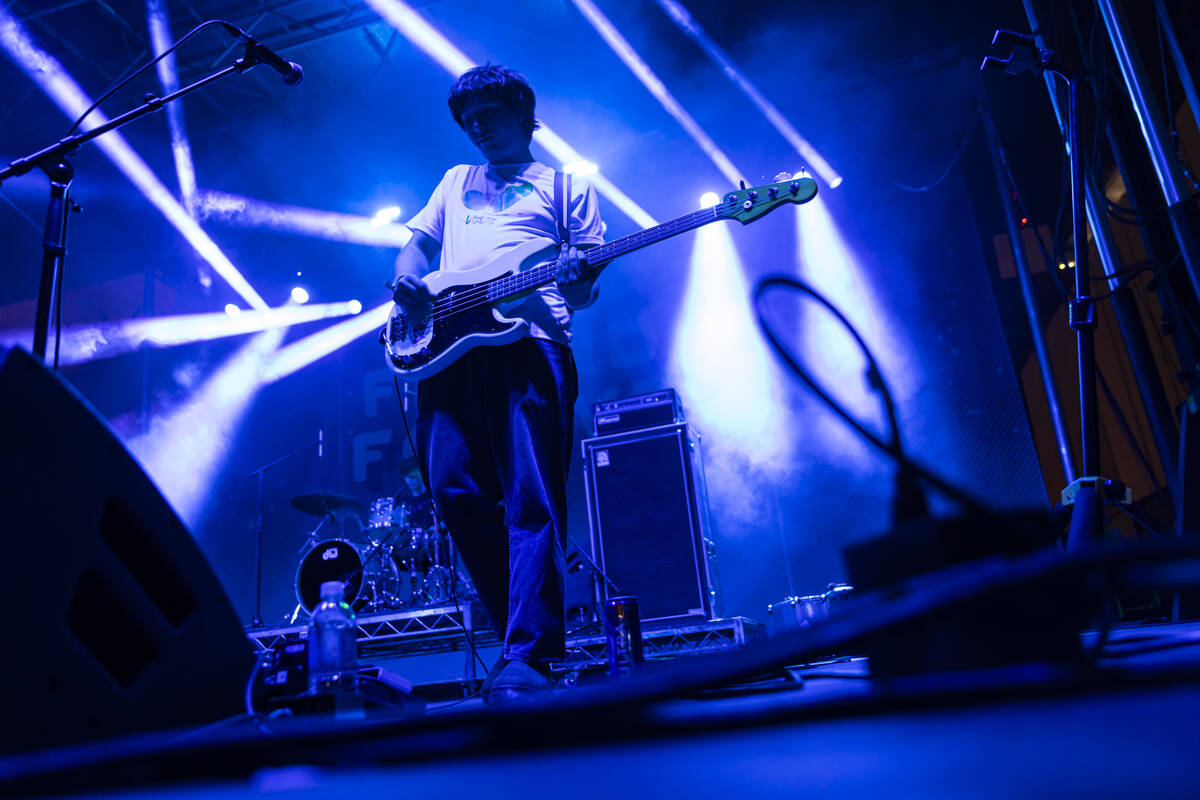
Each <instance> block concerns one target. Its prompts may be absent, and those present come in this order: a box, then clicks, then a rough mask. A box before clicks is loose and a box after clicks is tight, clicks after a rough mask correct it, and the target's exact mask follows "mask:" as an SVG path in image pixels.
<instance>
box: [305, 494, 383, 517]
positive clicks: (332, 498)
mask: <svg viewBox="0 0 1200 800" xmlns="http://www.w3.org/2000/svg"><path fill="white" fill-rule="evenodd" d="M292 508H294V509H296V510H297V511H303V512H304V513H305V514H312V515H313V516H314V517H323V516H325V515H326V514H337V513H339V512H347V513H351V514H362V513H363V512H364V511H366V510H367V509H366V506H364V505H363V504H362V503H360V502H358V501H357V500H355V499H354V498H352V497H342V496H341V495H336V494H298V495H296V496H295V497H293V498H292Z"/></svg>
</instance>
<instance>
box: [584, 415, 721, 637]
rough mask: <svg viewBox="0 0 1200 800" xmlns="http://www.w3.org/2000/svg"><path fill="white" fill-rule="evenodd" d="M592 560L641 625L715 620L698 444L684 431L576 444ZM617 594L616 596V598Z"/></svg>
mask: <svg viewBox="0 0 1200 800" xmlns="http://www.w3.org/2000/svg"><path fill="white" fill-rule="evenodd" d="M582 447H583V462H584V487H585V491H586V493H587V509H588V527H589V529H590V531H591V545H592V557H593V558H594V559H595V561H596V563H597V564H599V565H600V567H601V569H603V570H604V572H605V573H606V574H607V575H608V577H609V578H610V579H611V580H612V581H613V583H615V584H616V585H617V589H613V588H612V587H610V586H608V585H607V584H606V583H605V582H604V581H603V580H601V581H600V582H599V583H600V586H602V587H603V592H602V594H603V596H604V597H605V598H607V597H609V596H616V595H618V594H632V595H635V596H636V597H637V599H638V609H639V611H640V615H641V618H642V620H643V621H646V622H653V621H655V620H666V619H676V618H680V617H704V618H708V619H711V618H713V617H714V616H715V615H716V614H717V613H719V608H718V605H717V601H718V595H717V586H716V569H715V564H714V563H713V556H714V553H713V546H712V542H711V541H709V540H708V539H707V538H706V536H705V528H706V523H707V519H708V505H707V496H706V493H705V487H704V480H703V475H704V473H703V464H702V462H701V461H700V449H699V437H698V436H695V435H693V432H692V431H691V429H690V428H689V426H688V425H687V423H683V422H680V423H674V424H671V425H660V426H656V427H652V428H644V429H642V430H636V431H626V432H624V433H617V434H610V435H607V436H597V437H594V438H591V439H585V440H584V441H583V442H582ZM618 589H619V591H617V590H618Z"/></svg>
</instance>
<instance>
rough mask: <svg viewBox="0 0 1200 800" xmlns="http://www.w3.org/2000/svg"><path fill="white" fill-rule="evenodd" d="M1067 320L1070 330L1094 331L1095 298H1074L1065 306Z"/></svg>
mask: <svg viewBox="0 0 1200 800" xmlns="http://www.w3.org/2000/svg"><path fill="white" fill-rule="evenodd" d="M1067 320H1068V322H1069V324H1070V326H1071V330H1073V331H1078V330H1095V329H1096V298H1094V297H1076V298H1075V299H1074V300H1072V301H1071V302H1070V303H1068V304H1067Z"/></svg>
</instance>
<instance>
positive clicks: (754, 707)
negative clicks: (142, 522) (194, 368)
mask: <svg viewBox="0 0 1200 800" xmlns="http://www.w3.org/2000/svg"><path fill="white" fill-rule="evenodd" d="M1094 637H1095V635H1094V634H1085V635H1084V640H1085V644H1094V643H1095V638H1094ZM1089 640H1090V641H1089ZM1198 645H1200V623H1180V624H1150V625H1141V626H1137V627H1129V628H1120V629H1116V630H1114V631H1113V632H1112V634H1111V635H1110V636H1109V638H1108V640H1107V642H1106V644H1105V650H1104V652H1105V656H1104V658H1102V659H1101V661H1100V663H1099V664H1098V666H1097V669H1096V670H1095V672H1094V674H1093V675H1091V676H1090V677H1088V678H1086V679H1083V680H1080V679H1078V677H1077V678H1075V679H1072V680H1069V681H1066V682H1063V681H1060V680H1057V679H1056V678H1055V676H1053V675H1052V674H1048V673H1045V672H1042V671H1038V670H1024V671H1021V670H1017V671H1013V670H1007V671H1003V672H1001V671H998V672H996V673H988V674H980V673H975V674H972V675H969V676H964V675H961V674H960V675H958V676H955V677H953V678H947V677H946V676H929V677H925V678H921V679H918V680H910V681H906V682H892V683H887V684H881V683H879V682H877V681H873V680H871V679H870V678H869V676H868V665H867V662H866V661H865V660H864V659H843V660H838V661H832V662H826V663H821V664H812V665H806V666H803V667H795V668H790V669H788V670H785V671H782V672H780V673H777V674H772V675H764V676H762V678H761V679H760V680H756V681H752V682H748V683H742V684H739V685H737V686H725V687H718V688H715V689H713V690H708V691H703V692H697V693H693V694H691V695H690V696H688V697H686V698H683V699H678V698H677V699H671V700H664V701H659V702H654V703H650V704H643V705H638V706H629V705H623V704H621V703H619V702H618V703H614V704H612V705H610V706H608V707H597V706H596V705H595V704H592V705H587V706H583V705H579V704H577V703H576V699H577V697H575V695H582V694H585V693H586V692H587V691H588V690H587V689H586V688H584V689H576V690H568V691H566V692H564V693H563V694H562V695H561V696H560V697H559V698H558V699H557V702H556V703H551V704H549V705H548V706H547V707H545V708H540V709H527V710H517V711H496V710H493V709H488V708H486V707H483V706H482V705H481V704H480V703H479V701H478V700H474V699H473V700H468V701H465V702H460V703H442V704H430V706H429V707H428V709H427V713H426V715H425V716H424V717H423V718H421V719H417V720H412V721H407V722H406V721H397V720H392V721H371V720H368V721H367V722H365V723H362V722H349V723H337V722H335V721H333V720H329V719H321V718H307V719H290V720H258V721H255V722H250V721H245V720H243V721H240V722H236V721H235V722H232V723H230V725H229V726H227V727H225V728H224V729H220V728H218V729H213V730H208V731H202V732H200V733H198V734H195V735H191V736H185V737H183V738H176V739H175V740H174V741H171V740H170V739H169V738H165V737H166V735H165V734H160V735H159V738H158V740H157V741H156V740H155V738H154V737H140V739H139V740H138V741H137V742H134V743H132V744H131V743H130V742H129V741H127V742H123V743H122V742H117V743H109V744H106V745H102V746H95V747H92V748H81V749H76V750H74V751H70V752H60V753H58V754H57V758H58V759H59V762H58V764H59V766H60V767H61V769H59V770H57V771H55V772H53V773H51V772H46V771H42V772H41V774H42V776H43V778H44V780H38V781H37V782H36V784H35V785H36V787H37V788H34V786H33V785H30V784H25V787H24V788H25V789H27V790H31V791H32V792H36V793H38V794H41V795H50V796H72V797H76V796H77V797H93V796H94V797H100V796H103V797H110V798H126V797H127V798H135V797H161V796H164V795H167V794H169V795H170V796H172V797H182V798H191V797H195V798H199V797H204V798H218V799H222V800H224V799H227V800H240V798H250V797H259V796H262V795H264V794H265V795H278V796H283V797H298V798H333V797H347V798H349V797H354V798H357V797H426V796H439V797H471V796H474V795H476V794H478V795H479V796H485V797H489V798H507V797H511V798H528V797H530V796H555V797H571V798H611V797H613V796H623V795H632V796H639V797H640V796H650V797H737V796H750V797H755V798H759V797H785V796H786V797H795V796H796V793H798V792H804V793H810V794H811V793H813V792H836V793H839V794H842V793H846V794H849V795H851V796H860V795H866V794H868V793H869V794H870V795H872V796H887V797H931V796H944V797H962V796H971V797H1005V798H1011V797H1055V798H1056V800H1057V798H1060V797H1063V796H1087V797H1131V796H1144V795H1147V794H1149V793H1151V792H1153V793H1155V794H1158V795H1164V796H1192V795H1194V794H1196V788H1195V784H1196V778H1195V770H1194V768H1193V767H1192V763H1193V760H1194V753H1193V750H1194V743H1195V738H1196V737H1195V724H1196V719H1197V716H1198V714H1200V646H1198ZM556 705H557V706H558V708H557V710H556V708H555V706H556ZM256 726H259V727H256ZM51 757H53V754H39V755H37V756H33V757H29V758H27V759H25V760H24V764H23V769H24V771H25V774H26V775H27V776H29V777H34V776H35V775H36V774H37V773H38V772H39V771H40V770H41V769H49V768H50V767H52V765H53V762H52V761H49V760H45V759H48V758H51ZM12 767H13V763H12V761H10V762H8V764H7V767H6V772H7V775H6V777H7V778H9V779H11V778H12V777H13V772H12ZM64 779H65V780H69V781H71V784H69V785H68V784H63V783H61V781H62V780H64ZM151 780H152V781H154V783H153V784H149V783H148V781H151ZM5 785H7V786H13V784H12V783H8V784H5ZM71 787H73V788H71ZM102 787H106V788H107V791H104V790H102ZM89 788H90V790H91V791H90V790H89ZM96 790H98V791H96Z"/></svg>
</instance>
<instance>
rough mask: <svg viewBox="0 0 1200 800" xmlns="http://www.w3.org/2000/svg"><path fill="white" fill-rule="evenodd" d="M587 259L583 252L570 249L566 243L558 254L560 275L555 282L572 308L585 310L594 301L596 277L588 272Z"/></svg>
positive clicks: (558, 274)
mask: <svg viewBox="0 0 1200 800" xmlns="http://www.w3.org/2000/svg"><path fill="white" fill-rule="evenodd" d="M586 266H587V258H586V256H585V255H584V253H583V251H582V250H579V249H577V248H574V247H568V246H567V245H566V244H565V243H564V244H563V246H562V249H561V250H559V252H558V265H557V267H558V273H557V275H556V277H555V281H556V282H557V283H558V290H559V291H560V292H561V293H562V296H563V299H564V300H566V301H567V305H569V306H570V307H571V308H583V307H585V306H588V305H590V304H591V303H592V301H594V300H595V299H596V298H595V284H596V279H595V277H589V276H588V275H587V272H586V269H585V268H586Z"/></svg>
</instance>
